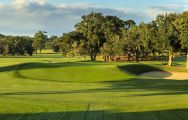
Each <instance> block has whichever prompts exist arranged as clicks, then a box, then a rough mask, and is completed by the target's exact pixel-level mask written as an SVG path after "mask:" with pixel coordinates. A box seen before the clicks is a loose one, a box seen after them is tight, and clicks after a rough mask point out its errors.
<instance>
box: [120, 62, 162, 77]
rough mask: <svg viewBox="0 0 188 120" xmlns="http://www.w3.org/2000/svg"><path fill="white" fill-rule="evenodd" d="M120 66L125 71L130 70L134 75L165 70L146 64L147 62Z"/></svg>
mask: <svg viewBox="0 0 188 120" xmlns="http://www.w3.org/2000/svg"><path fill="white" fill-rule="evenodd" d="M118 68H119V69H120V70H121V71H123V72H128V73H130V74H134V75H140V74H142V73H146V72H152V71H163V70H161V69H160V68H157V67H153V66H150V65H145V64H130V65H123V66H118Z"/></svg>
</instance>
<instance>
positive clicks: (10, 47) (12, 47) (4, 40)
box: [0, 35, 34, 56]
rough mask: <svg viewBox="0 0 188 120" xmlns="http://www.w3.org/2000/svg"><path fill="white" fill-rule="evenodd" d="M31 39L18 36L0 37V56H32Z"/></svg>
mask: <svg viewBox="0 0 188 120" xmlns="http://www.w3.org/2000/svg"><path fill="white" fill-rule="evenodd" d="M32 42H33V41H32V38H31V37H27V36H24V37H20V36H4V35H0V54H3V55H8V54H10V55H26V54H28V55H30V56H31V55H32V54H33V51H34V49H33V46H32Z"/></svg>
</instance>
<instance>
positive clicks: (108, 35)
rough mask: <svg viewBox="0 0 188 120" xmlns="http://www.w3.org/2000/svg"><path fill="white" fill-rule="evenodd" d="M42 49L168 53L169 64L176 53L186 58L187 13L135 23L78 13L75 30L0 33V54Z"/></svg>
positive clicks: (110, 57) (110, 55)
mask: <svg viewBox="0 0 188 120" xmlns="http://www.w3.org/2000/svg"><path fill="white" fill-rule="evenodd" d="M44 48H51V49H53V50H54V52H62V54H63V55H64V56H66V57H69V56H78V55H80V56H88V55H89V56H90V58H91V60H92V61H95V60H96V57H97V56H103V58H104V60H105V61H109V62H110V61H120V60H128V61H137V62H139V61H140V60H147V59H148V57H150V58H151V57H156V56H162V55H166V56H168V63H167V64H168V65H169V66H172V63H173V59H174V57H175V56H176V55H177V54H180V55H181V54H183V53H187V57H188V12H183V13H180V14H175V13H174V14H173V13H171V14H163V15H158V16H157V17H156V20H154V21H152V22H150V23H143V22H141V23H139V24H136V23H135V22H134V21H133V20H121V19H120V18H118V17H116V16H108V15H103V14H102V13H94V12H92V13H90V14H88V15H84V16H82V20H81V22H79V23H78V24H76V25H75V30H74V31H72V32H69V33H64V34H63V35H62V36H59V37H58V36H51V37H50V38H48V36H47V35H46V32H42V31H39V32H37V33H36V34H35V35H34V37H33V38H30V37H13V36H3V35H1V36H0V53H1V54H12V55H15V54H18V55H25V54H29V55H32V53H33V51H35V52H36V53H37V51H38V50H39V51H40V53H41V51H42V49H44Z"/></svg>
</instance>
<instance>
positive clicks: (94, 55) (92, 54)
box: [90, 53, 97, 61]
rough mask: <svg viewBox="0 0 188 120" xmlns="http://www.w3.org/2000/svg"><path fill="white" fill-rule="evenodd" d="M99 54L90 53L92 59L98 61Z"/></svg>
mask: <svg viewBox="0 0 188 120" xmlns="http://www.w3.org/2000/svg"><path fill="white" fill-rule="evenodd" d="M96 57H97V54H96V53H90V58H91V61H96Z"/></svg>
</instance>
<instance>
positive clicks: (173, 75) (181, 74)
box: [141, 71, 188, 80]
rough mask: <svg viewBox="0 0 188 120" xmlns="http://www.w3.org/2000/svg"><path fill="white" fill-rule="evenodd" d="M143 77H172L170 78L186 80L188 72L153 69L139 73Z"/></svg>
mask: <svg viewBox="0 0 188 120" xmlns="http://www.w3.org/2000/svg"><path fill="white" fill-rule="evenodd" d="M141 76H143V77H152V78H160V79H172V80H188V73H186V72H163V71H154V72H147V73H143V74H141Z"/></svg>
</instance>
